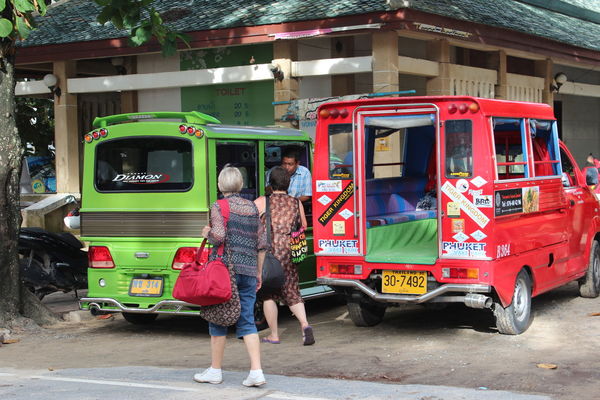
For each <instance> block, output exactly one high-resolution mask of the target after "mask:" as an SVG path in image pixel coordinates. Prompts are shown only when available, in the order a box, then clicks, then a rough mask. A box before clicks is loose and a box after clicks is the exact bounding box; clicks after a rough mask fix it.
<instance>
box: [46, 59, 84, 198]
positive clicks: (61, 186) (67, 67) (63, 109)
mask: <svg viewBox="0 0 600 400" xmlns="http://www.w3.org/2000/svg"><path fill="white" fill-rule="evenodd" d="M76 65H77V64H76V62H75V61H56V62H54V72H53V73H54V75H56V77H57V78H58V84H57V86H58V87H59V88H60V89H61V93H60V96H58V95H56V94H55V95H54V119H55V125H54V146H55V148H56V160H55V161H56V191H57V192H58V193H79V192H80V180H79V179H80V178H79V177H80V174H79V144H80V142H81V139H80V138H81V134H80V132H79V127H78V123H77V120H78V118H77V95H74V94H70V93H69V92H68V87H67V79H69V78H74V77H75V76H76V75H77V72H76V69H77V67H76Z"/></svg>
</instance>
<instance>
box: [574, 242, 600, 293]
mask: <svg viewBox="0 0 600 400" xmlns="http://www.w3.org/2000/svg"><path fill="white" fill-rule="evenodd" d="M579 295H580V296H581V297H587V298H596V297H598V295H600V244H599V243H598V242H597V241H596V240H594V241H593V242H592V249H591V251H590V263H589V264H588V269H587V272H586V274H585V276H584V277H583V278H582V279H580V280H579Z"/></svg>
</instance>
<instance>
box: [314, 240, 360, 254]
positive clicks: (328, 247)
mask: <svg viewBox="0 0 600 400" xmlns="http://www.w3.org/2000/svg"><path fill="white" fill-rule="evenodd" d="M318 246H319V248H321V251H322V252H323V253H328V254H358V240H342V239H340V240H338V239H319V242H318Z"/></svg>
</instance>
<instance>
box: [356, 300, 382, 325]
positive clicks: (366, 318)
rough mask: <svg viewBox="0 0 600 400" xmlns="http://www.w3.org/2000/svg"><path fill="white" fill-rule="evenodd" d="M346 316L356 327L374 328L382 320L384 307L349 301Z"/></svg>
mask: <svg viewBox="0 0 600 400" xmlns="http://www.w3.org/2000/svg"><path fill="white" fill-rule="evenodd" d="M348 314H349V315H350V319H351V320H352V322H354V325H356V326H374V325H377V324H378V323H380V322H381V320H382V319H383V315H384V314H385V306H379V305H375V304H369V303H365V302H362V301H361V302H356V301H349V302H348Z"/></svg>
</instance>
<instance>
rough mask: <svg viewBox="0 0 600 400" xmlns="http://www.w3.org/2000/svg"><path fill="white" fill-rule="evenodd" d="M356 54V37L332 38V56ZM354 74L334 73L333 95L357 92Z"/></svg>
mask: <svg viewBox="0 0 600 400" xmlns="http://www.w3.org/2000/svg"><path fill="white" fill-rule="evenodd" d="M353 56H354V37H353V36H343V37H337V38H333V39H331V57H332V58H346V57H353ZM355 92H356V88H355V84H354V75H353V74H347V75H333V76H332V77H331V95H332V96H345V95H348V94H355Z"/></svg>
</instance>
